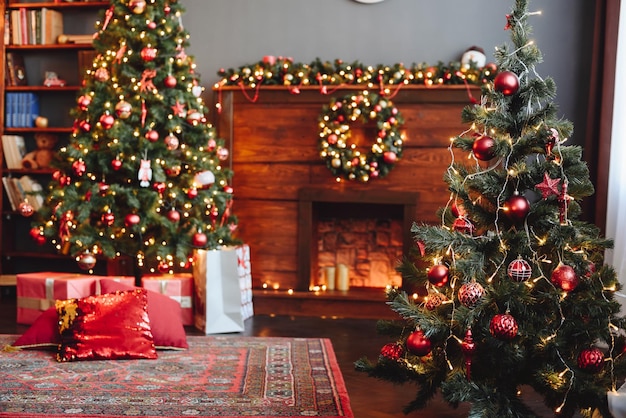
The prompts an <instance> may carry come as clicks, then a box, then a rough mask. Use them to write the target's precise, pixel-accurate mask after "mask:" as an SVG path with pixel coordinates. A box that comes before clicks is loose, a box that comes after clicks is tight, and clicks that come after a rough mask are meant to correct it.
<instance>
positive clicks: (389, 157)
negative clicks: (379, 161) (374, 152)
mask: <svg viewBox="0 0 626 418" xmlns="http://www.w3.org/2000/svg"><path fill="white" fill-rule="evenodd" d="M383 160H385V162H386V163H387V164H393V163H395V162H396V161H397V160H398V155H397V154H396V153H395V152H392V151H385V152H384V153H383Z"/></svg>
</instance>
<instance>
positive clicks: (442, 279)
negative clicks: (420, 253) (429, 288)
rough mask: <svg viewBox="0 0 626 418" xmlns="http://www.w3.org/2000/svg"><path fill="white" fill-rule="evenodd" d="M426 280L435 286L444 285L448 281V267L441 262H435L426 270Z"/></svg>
mask: <svg viewBox="0 0 626 418" xmlns="http://www.w3.org/2000/svg"><path fill="white" fill-rule="evenodd" d="M428 281H429V282H430V283H432V284H433V285H435V286H437V287H442V286H445V284H446V283H448V267H446V266H445V265H443V264H436V265H434V266H432V267H431V268H430V269H429V270H428Z"/></svg>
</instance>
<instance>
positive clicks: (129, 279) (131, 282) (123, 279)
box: [92, 276, 135, 295]
mask: <svg viewBox="0 0 626 418" xmlns="http://www.w3.org/2000/svg"><path fill="white" fill-rule="evenodd" d="M92 277H94V278H96V279H98V288H97V294H98V295H100V294H102V290H101V289H100V280H102V279H107V280H113V281H116V282H120V283H122V284H125V285H127V286H135V277H133V276H92Z"/></svg>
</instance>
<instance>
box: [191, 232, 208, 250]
mask: <svg viewBox="0 0 626 418" xmlns="http://www.w3.org/2000/svg"><path fill="white" fill-rule="evenodd" d="M207 242H208V238H207V236H206V234H203V233H202V232H196V233H195V234H193V236H192V237H191V245H193V246H194V247H204V246H205V245H206V244H207Z"/></svg>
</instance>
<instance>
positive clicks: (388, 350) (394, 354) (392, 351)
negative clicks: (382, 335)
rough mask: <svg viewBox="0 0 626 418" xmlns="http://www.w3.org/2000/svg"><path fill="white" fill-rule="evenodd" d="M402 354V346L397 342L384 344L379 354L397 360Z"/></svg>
mask: <svg viewBox="0 0 626 418" xmlns="http://www.w3.org/2000/svg"><path fill="white" fill-rule="evenodd" d="M403 354H404V348H403V347H402V346H401V345H400V344H398V343H389V344H385V345H384V346H383V348H381V349H380V355H381V356H383V357H385V358H388V359H389V360H394V361H395V360H398V359H399V358H400V357H402V355H403Z"/></svg>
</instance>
